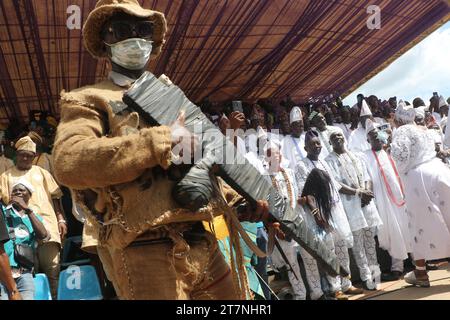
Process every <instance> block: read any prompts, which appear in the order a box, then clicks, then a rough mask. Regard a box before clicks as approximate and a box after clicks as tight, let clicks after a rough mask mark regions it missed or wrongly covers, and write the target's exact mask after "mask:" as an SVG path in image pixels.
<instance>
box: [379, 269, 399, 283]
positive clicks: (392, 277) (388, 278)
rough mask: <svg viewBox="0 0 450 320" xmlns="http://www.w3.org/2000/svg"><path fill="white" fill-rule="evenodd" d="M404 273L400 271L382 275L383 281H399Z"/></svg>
mask: <svg viewBox="0 0 450 320" xmlns="http://www.w3.org/2000/svg"><path fill="white" fill-rule="evenodd" d="M402 275H403V274H402V273H401V272H400V271H391V272H389V273H382V274H381V281H387V282H388V281H397V280H400V279H401V277H402Z"/></svg>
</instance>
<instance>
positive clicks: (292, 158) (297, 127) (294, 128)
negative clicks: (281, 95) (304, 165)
mask: <svg viewBox="0 0 450 320" xmlns="http://www.w3.org/2000/svg"><path fill="white" fill-rule="evenodd" d="M289 120H290V121H289V122H290V125H291V134H290V135H288V136H286V137H284V139H283V142H282V147H281V153H282V154H283V157H284V158H285V159H287V160H288V161H289V168H290V169H291V170H295V167H296V166H297V164H298V163H299V162H300V161H301V160H302V159H304V158H305V157H306V150H305V132H304V128H305V125H304V123H303V115H302V111H301V109H300V108H299V107H294V108H292V110H291V114H290V117H289Z"/></svg>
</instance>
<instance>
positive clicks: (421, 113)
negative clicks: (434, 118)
mask: <svg viewBox="0 0 450 320" xmlns="http://www.w3.org/2000/svg"><path fill="white" fill-rule="evenodd" d="M426 108H427V107H425V106H423V107H418V108H415V109H414V112H415V113H416V117H417V116H421V117H422V118H425V109H426Z"/></svg>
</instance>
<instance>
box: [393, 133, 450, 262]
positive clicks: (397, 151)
mask: <svg viewBox="0 0 450 320" xmlns="http://www.w3.org/2000/svg"><path fill="white" fill-rule="evenodd" d="M391 150H392V157H393V158H394V160H395V162H396V164H397V166H398V169H399V173H400V175H401V177H402V179H403V181H404V186H405V200H406V204H407V207H408V215H409V218H410V230H411V237H412V239H411V240H412V241H411V243H412V252H413V256H414V259H416V260H419V259H426V260H434V259H441V258H446V257H449V256H450V169H449V167H448V166H446V165H445V164H444V163H443V162H442V161H440V160H439V159H437V158H436V152H435V150H434V140H433V134H432V133H431V132H430V131H429V130H428V129H426V128H423V127H418V126H415V125H406V126H402V127H400V128H399V129H398V130H397V131H396V133H395V135H394V137H393V142H392V146H391Z"/></svg>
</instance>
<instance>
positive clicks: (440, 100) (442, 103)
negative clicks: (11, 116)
mask: <svg viewBox="0 0 450 320" xmlns="http://www.w3.org/2000/svg"><path fill="white" fill-rule="evenodd" d="M446 105H447V101H445V98H444V96H442V95H441V96H440V97H439V108H440V107H444V106H446Z"/></svg>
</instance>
